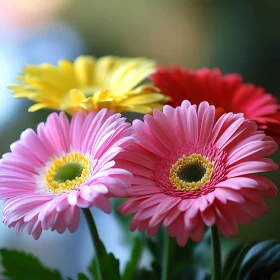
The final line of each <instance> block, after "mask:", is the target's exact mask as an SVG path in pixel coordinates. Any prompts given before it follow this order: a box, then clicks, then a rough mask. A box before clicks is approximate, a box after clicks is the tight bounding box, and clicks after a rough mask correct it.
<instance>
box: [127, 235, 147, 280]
mask: <svg viewBox="0 0 280 280" xmlns="http://www.w3.org/2000/svg"><path fill="white" fill-rule="evenodd" d="M143 245H144V244H143V242H141V240H140V239H139V238H136V239H135V240H134V246H133V249H132V252H131V256H130V261H129V262H128V263H127V265H126V267H125V270H124V274H123V276H122V280H131V279H132V278H133V275H134V274H135V271H136V270H137V264H138V262H139V259H140V257H141V255H142V251H143Z"/></svg>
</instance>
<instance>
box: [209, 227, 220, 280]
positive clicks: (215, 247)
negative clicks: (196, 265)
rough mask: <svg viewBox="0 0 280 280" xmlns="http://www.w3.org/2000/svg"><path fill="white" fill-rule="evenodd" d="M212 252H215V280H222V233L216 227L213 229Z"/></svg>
mask: <svg viewBox="0 0 280 280" xmlns="http://www.w3.org/2000/svg"><path fill="white" fill-rule="evenodd" d="M211 235H212V252H213V274H212V279H213V280H222V261H221V243H220V233H219V230H218V228H217V227H216V226H213V227H211Z"/></svg>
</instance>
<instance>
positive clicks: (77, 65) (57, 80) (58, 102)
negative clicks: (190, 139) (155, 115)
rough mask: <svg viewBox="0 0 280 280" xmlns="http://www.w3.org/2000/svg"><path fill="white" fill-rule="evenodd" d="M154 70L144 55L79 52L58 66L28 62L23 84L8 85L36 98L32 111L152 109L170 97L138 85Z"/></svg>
mask: <svg viewBox="0 0 280 280" xmlns="http://www.w3.org/2000/svg"><path fill="white" fill-rule="evenodd" d="M154 71H155V63H154V61H152V60H148V59H145V58H120V57H115V56H104V57H101V58H99V59H96V58H95V57H91V56H79V57H78V58H77V59H76V60H75V61H74V63H72V62H71V61H69V60H61V61H59V65H58V66H54V65H50V64H42V65H39V66H36V65H28V66H26V67H24V68H23V74H22V75H19V77H18V80H19V82H21V83H22V85H12V86H10V87H9V88H10V89H12V90H13V91H14V96H15V97H16V98H28V99H31V100H33V101H35V102H37V103H36V104H34V105H33V106H31V107H30V108H29V111H30V112H34V111H36V110H39V109H42V108H50V109H55V110H64V111H67V112H68V113H70V114H73V113H74V112H76V111H78V110H81V109H85V110H88V111H90V110H93V109H101V108H104V107H106V108H109V109H114V110H115V111H116V112H125V111H130V112H139V113H150V112H151V111H152V109H153V108H160V109H161V108H162V105H163V104H164V103H166V102H167V101H168V100H169V98H168V97H167V96H165V95H163V94H161V93H160V92H159V91H158V89H156V88H155V87H153V86H151V85H148V84H144V85H140V86H139V84H140V83H141V82H142V81H143V80H145V79H146V78H147V77H148V76H149V75H151V74H152V73H154Z"/></svg>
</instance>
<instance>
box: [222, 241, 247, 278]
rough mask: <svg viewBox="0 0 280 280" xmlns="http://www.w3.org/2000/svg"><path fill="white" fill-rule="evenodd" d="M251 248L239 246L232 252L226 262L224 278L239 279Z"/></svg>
mask: <svg viewBox="0 0 280 280" xmlns="http://www.w3.org/2000/svg"><path fill="white" fill-rule="evenodd" d="M250 248H251V246H250V245H244V246H237V247H236V248H234V249H233V250H232V252H231V253H230V254H229V256H228V258H227V260H226V263H225V266H224V269H223V276H224V278H225V279H226V280H236V279H238V277H239V276H238V275H239V271H240V267H241V264H242V261H243V259H244V257H245V255H246V254H247V252H248V251H249V249H250Z"/></svg>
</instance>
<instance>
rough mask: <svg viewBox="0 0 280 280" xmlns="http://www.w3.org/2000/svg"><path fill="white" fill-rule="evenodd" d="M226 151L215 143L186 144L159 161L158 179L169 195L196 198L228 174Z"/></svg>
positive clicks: (159, 184) (207, 191)
mask: <svg viewBox="0 0 280 280" xmlns="http://www.w3.org/2000/svg"><path fill="white" fill-rule="evenodd" d="M226 156H227V155H226V153H225V152H224V151H222V150H220V149H218V148H216V147H215V146H214V145H212V144H208V145H206V146H205V145H200V144H185V145H183V146H181V147H179V148H178V149H176V150H175V151H172V152H169V153H168V154H166V156H165V157H163V158H162V159H161V160H159V161H158V163H157V167H156V172H155V173H156V174H155V175H156V176H155V177H156V178H155V179H156V181H157V182H158V186H160V188H161V189H162V191H163V192H164V193H166V194H168V195H171V196H176V197H178V196H179V197H182V198H185V199H187V198H196V197H200V196H201V195H205V194H207V193H209V192H212V191H214V189H215V185H216V184H217V183H218V182H220V181H222V180H224V178H225V176H226Z"/></svg>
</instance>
